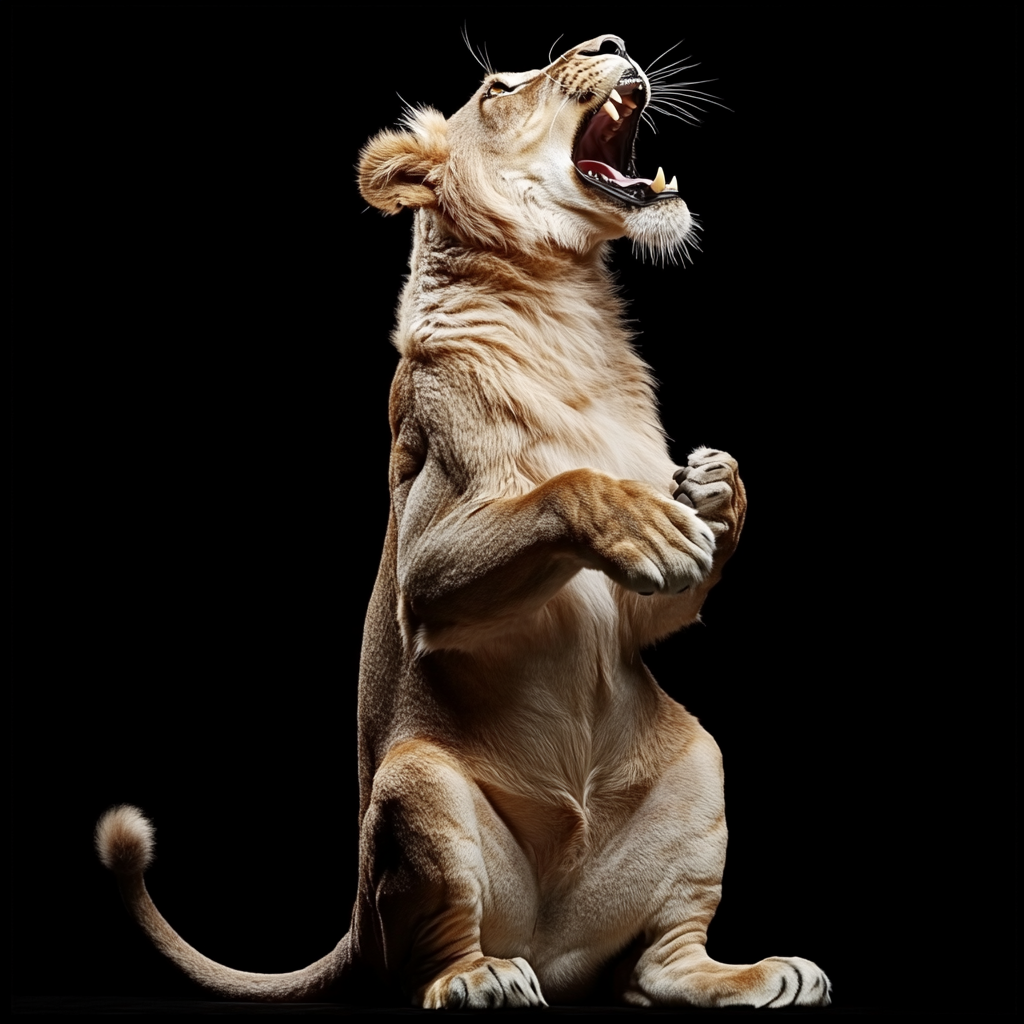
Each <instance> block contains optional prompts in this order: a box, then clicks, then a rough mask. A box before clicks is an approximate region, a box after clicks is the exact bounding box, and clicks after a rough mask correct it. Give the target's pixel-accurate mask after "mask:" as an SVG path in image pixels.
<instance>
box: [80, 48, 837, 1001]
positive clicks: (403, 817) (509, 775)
mask: <svg viewBox="0 0 1024 1024" xmlns="http://www.w3.org/2000/svg"><path fill="white" fill-rule="evenodd" d="M608 39H611V40H613V41H615V37H600V38H598V39H596V40H591V41H589V42H587V43H584V44H582V45H581V46H579V47H576V48H575V49H573V50H570V51H567V53H565V54H563V55H562V56H561V57H559V58H558V60H556V61H555V62H554V63H553V64H551V65H550V66H549V67H548V68H546V69H544V70H543V71H531V72H526V73H522V74H514V75H506V74H503V75H499V76H489V77H488V79H486V80H485V81H484V83H483V85H482V87H481V89H480V90H479V91H478V92H477V94H475V95H474V96H473V98H472V99H471V100H470V102H469V103H468V104H467V105H466V106H465V107H463V108H462V109H461V110H460V111H458V112H457V113H456V114H455V115H453V116H452V117H451V118H450V119H449V120H448V121H445V119H444V118H443V117H442V116H441V115H440V114H438V113H436V112H434V111H429V110H426V111H419V112H414V113H411V114H410V115H409V117H408V120H407V124H406V128H405V130H402V131H387V132H383V133H382V134H380V135H378V136H377V137H376V138H375V139H373V140H372V141H371V142H370V143H369V144H368V145H367V146H366V147H365V149H364V151H363V154H362V159H361V162H360V169H359V180H360V187H361V190H362V193H363V195H364V197H365V198H366V199H367V201H369V202H370V203H372V204H373V205H375V206H377V207H379V208H380V209H382V210H384V211H385V212H388V213H394V212H397V211H398V210H400V209H402V208H413V209H415V211H416V214H415V218H416V223H415V240H414V246H413V252H412V257H411V259H410V275H409V279H408V282H407V284H406V286H405V290H404V291H403V293H402V298H401V302H400V305H399V310H398V323H397V326H396V329H395V333H394V342H395V344H396V345H397V347H398V349H399V351H400V352H401V355H402V360H401V363H400V365H399V368H398V371H397V373H396V375H395V380H394V384H393V387H392V391H391V406H390V411H391V426H392V432H393V448H392V457H391V471H390V474H391V475H390V481H391V493H392V509H391V517H390V522H389V527H388V532H387V540H386V543H385V549H384V554H383V559H382V562H381V567H380V573H379V575H378V578H377V584H376V587H375V590H374V594H373V598H372V601H371V604H370V609H369V613H368V615H367V620H366V630H365V634H364V642H363V659H362V672H361V679H360V692H359V752H360V786H361V797H360V820H361V847H360V888H359V895H358V898H357V902H356V907H355V910H354V913H353V918H352V929H351V931H350V932H349V934H348V935H346V936H345V938H344V939H343V940H342V942H341V943H340V944H339V946H338V948H337V949H336V950H335V951H334V952H333V953H332V954H330V955H329V956H328V957H326V958H325V959H324V960H322V961H320V962H319V963H318V964H315V965H313V966H312V967H310V968H307V969H306V971H299V972H295V973H294V974H292V975H248V974H244V973H243V972H236V971H230V970H229V969H227V968H223V967H220V966H219V965H217V964H213V963H212V961H209V960H207V959H206V958H205V957H201V955H200V954H198V953H196V951H195V950H193V949H192V948H191V947H190V946H188V945H187V944H186V943H184V941H183V940H181V939H180V938H179V937H178V936H177V935H176V934H175V933H174V932H173V931H171V929H170V928H169V926H168V925H167V924H166V922H165V921H164V920H163V918H162V917H160V915H159V913H158V912H157V911H156V908H155V907H154V906H153V905H152V903H151V901H150V900H149V897H148V895H146V893H145V887H144V885H143V884H142V874H141V872H142V869H143V867H144V864H145V862H146V860H147V855H146V849H148V847H147V845H146V844H147V842H148V840H147V838H146V837H147V836H148V833H146V830H145V829H144V828H143V827H142V826H141V825H140V823H139V818H138V817H133V814H134V815H137V812H131V813H128V812H126V811H125V810H124V809H120V810H118V811H117V812H115V818H114V821H113V823H111V822H110V821H108V822H107V824H106V825H102V824H101V827H100V830H99V833H98V836H97V842H98V844H99V845H100V848H101V855H102V856H103V857H104V861H105V863H108V866H112V867H114V869H115V870H116V871H118V874H119V878H120V879H121V881H122V891H123V892H124V893H125V899H126V901H127V902H128V904H129V906H130V907H131V908H132V909H133V911H134V912H135V914H136V917H137V918H138V919H139V920H140V922H141V923H142V924H143V927H145V928H146V929H147V931H148V932H149V933H150V935H151V936H152V937H153V938H154V941H156V942H157V943H158V944H159V945H160V946H161V948H162V949H164V951H165V952H167V953H168V955H170V956H171V957H172V958H174V959H175V960H176V961H177V962H178V963H179V964H180V965H181V966H182V967H183V968H184V969H185V970H186V971H188V972H189V973H190V974H191V975H192V976H193V977H195V978H197V980H199V981H200V982H202V983H203V984H206V985H208V986H209V987H211V988H214V989H215V990H217V991H220V992H223V993H226V994H231V995H244V996H246V997H250V998H279V999H283V998H300V997H304V996H310V995H316V994H318V993H319V992H321V991H323V990H324V987H325V986H326V985H327V984H329V983H330V982H332V981H333V982H342V983H344V984H345V985H351V984H353V983H354V982H355V980H356V979H357V978H362V979H368V980H369V981H370V982H371V985H372V986H378V987H379V988H378V991H381V992H385V993H392V992H394V991H395V986H400V987H401V988H403V989H404V990H405V992H406V993H407V995H408V996H410V997H411V998H412V999H413V1001H414V1002H415V1003H416V1004H417V1005H420V1006H424V1007H458V1006H470V1007H476V1006H480V1007H483V1006H521V1005H538V1004H543V1002H544V999H545V997H547V998H549V999H555V1000H574V999H579V998H581V997H583V996H585V995H586V994H587V993H588V992H589V991H590V990H592V988H593V987H594V985H595V983H596V982H597V980H598V978H599V977H600V976H602V975H603V974H605V973H606V972H610V971H611V969H612V965H613V963H614V962H615V961H616V960H621V961H622V968H621V970H619V971H618V972H617V973H616V977H617V978H618V986H619V993H618V994H619V996H620V997H621V998H622V999H624V1000H625V1001H626V1002H629V1003H632V1004H634V1005H639V1006H650V1005H664V1004H679V1005H687V1004H688V1005H696V1006H720V1005H733V1004H753V1005H757V1006H762V1005H770V1006H785V1005H792V1004H801V1005H805V1004H812V1005H815V1004H824V1003H827V1002H828V998H829V997H828V990H829V984H828V979H827V978H826V977H825V975H824V974H823V973H822V972H821V970H820V969H819V968H817V967H816V966H815V965H814V964H812V963H810V962H809V961H806V960H801V959H799V958H778V957H773V958H770V959H768V960H762V961H760V962H759V963H758V964H755V965H741V966H730V965H725V964H718V963H715V962H714V961H712V960H710V959H709V958H708V956H707V954H706V953H705V950H704V944H705V939H706V930H707V927H708V924H709V922H710V920H711V918H712V916H713V914H714V912H715V908H716V906H717V904H718V899H719V895H720V891H721V878H722V870H723V866H724V861H725V845H726V828H725V815H724V800H723V793H722V770H721V758H720V755H719V751H718V748H717V746H716V745H715V743H714V741H713V740H712V739H711V737H710V736H709V735H708V734H707V733H706V732H705V731H704V730H703V729H702V728H701V727H700V725H699V724H698V722H697V721H696V720H695V719H694V718H693V717H691V716H690V715H689V714H688V713H687V712H686V710H685V709H684V708H682V707H681V706H679V705H678V704H676V703H674V702H673V701H672V700H670V699H669V698H668V697H667V696H666V695H665V694H664V693H663V692H662V691H661V690H660V689H659V688H658V686H657V684H656V683H655V682H654V680H653V679H652V678H651V676H650V673H649V672H648V671H647V669H646V668H645V666H644V664H643V662H642V661H641V658H640V649H641V648H642V647H643V646H644V645H646V644H649V643H651V642H652V641H654V640H656V639H658V638H660V637H663V636H665V635H667V634H669V633H671V632H673V631H675V630H677V629H679V628H680V627H682V626H685V625H686V624H688V623H691V622H693V621H694V620H695V619H697V617H698V613H699V611H700V607H701V604H702V603H703V601H704V598H705V596H706V595H707V593H708V591H709V590H710V588H711V587H712V586H713V585H714V583H715V582H717V580H718V579H719V577H720V575H721V570H722V566H723V564H724V562H725V561H726V559H727V558H728V557H729V555H730V554H731V553H732V551H733V549H734V548H735V545H736V541H737V539H738V537H739V534H740V530H741V528H742V524H743V517H744V512H745V507H746V500H745V496H744V491H743V485H742V483H741V482H740V479H739V476H738V474H737V472H736V463H735V461H734V460H733V459H732V458H731V457H730V456H729V455H727V454H725V453H723V452H719V451H715V450H712V449H703V448H702V449H698V450H697V451H696V452H694V453H693V454H692V455H691V456H690V458H689V461H688V465H687V466H686V467H682V468H680V467H678V466H677V465H676V464H674V463H673V461H672V459H671V458H670V457H669V454H668V451H667V447H666V443H665V438H664V435H663V432H662V429H661V426H660V423H659V421H658V417H657V414H656V410H655V403H654V397H653V389H652V382H651V378H650V375H649V372H648V369H647V367H646V366H645V365H644V364H643V363H642V362H641V361H640V359H639V358H638V357H637V356H636V354H635V353H634V351H633V349H632V348H631V346H630V341H629V336H628V332H627V331H626V329H625V327H624V325H623V315H622V306H621V303H620V301H619V299H618V296H617V295H616V291H615V287H614V285H613V283H612V281H611V279H610V277H609V273H608V271H607V269H606V266H605V259H606V252H605V243H606V241H607V240H608V239H611V238H614V237H619V236H623V235H626V236H629V237H631V238H633V239H634V241H636V242H637V244H638V245H640V246H642V247H647V248H651V249H661V250H665V249H673V248H678V246H679V245H681V244H682V243H683V242H684V241H685V238H686V236H687V234H688V232H689V231H690V229H691V226H692V225H691V218H690V215H689V212H688V210H687V209H686V205H685V203H683V202H682V200H681V199H677V198H675V199H673V198H669V199H667V201H665V202H661V201H657V202H654V203H650V204H648V205H647V206H644V207H643V208H638V207H631V206H627V205H624V204H622V203H621V202H619V201H618V200H616V199H614V198H611V197H608V196H606V195H605V194H603V193H600V192H598V191H595V190H594V189H592V188H591V187H589V186H588V185H585V184H583V183H582V182H581V181H580V180H579V178H578V176H577V174H576V171H575V169H574V167H573V163H572V155H571V154H572V147H573V142H574V139H575V137H576V132H577V129H578V127H579V126H580V124H581V122H582V121H583V119H584V118H586V117H587V116H588V115H589V114H591V113H592V112H593V111H595V110H596V109H597V108H599V107H600V106H601V105H602V104H603V103H604V102H605V100H606V99H607V98H608V96H609V94H610V91H611V89H612V88H613V87H614V86H615V85H616V83H618V82H619V81H620V78H621V76H622V75H623V73H624V71H625V70H627V69H628V68H629V62H628V61H627V60H626V59H625V58H624V57H622V56H618V55H615V54H610V53H605V54H599V53H598V52H597V51H599V50H600V47H601V44H602V42H603V41H605V40H608ZM616 42H620V41H616ZM498 81H500V82H501V85H502V87H501V89H498V88H497V87H496V85H495V83H496V82H498ZM647 88H648V89H649V83H647ZM724 399H725V396H723V400H724ZM142 820H143V821H144V819H142ZM125 836H127V837H128V840H127V841H126V839H125ZM132 836H135V837H136V846H135V847H133V845H132V840H131V837H132ZM343 991H346V990H344V989H343ZM347 991H348V992H349V993H350V994H351V991H352V989H351V988H349V989H347ZM542 993H543V994H542Z"/></svg>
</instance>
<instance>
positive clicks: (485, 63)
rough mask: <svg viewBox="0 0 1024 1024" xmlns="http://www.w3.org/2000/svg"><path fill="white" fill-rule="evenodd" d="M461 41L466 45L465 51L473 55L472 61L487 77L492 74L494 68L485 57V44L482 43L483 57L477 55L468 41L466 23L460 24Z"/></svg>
mask: <svg viewBox="0 0 1024 1024" xmlns="http://www.w3.org/2000/svg"><path fill="white" fill-rule="evenodd" d="M462 41H463V42H464V43H465V44H466V49H467V50H469V52H470V53H471V54H472V55H473V60H475V61H476V62H477V64H479V65H480V67H482V68H483V69H484V71H485V72H487V74H489V75H493V74H494V68H492V67H491V60H490V58H489V57H488V56H487V44H486V43H484V49H483V55H482V56H481V54H479V53H477V51H476V50H475V49H474V48H473V44H472V43H471V42H470V41H469V28H468V27H467V25H466V23H465V22H463V23H462Z"/></svg>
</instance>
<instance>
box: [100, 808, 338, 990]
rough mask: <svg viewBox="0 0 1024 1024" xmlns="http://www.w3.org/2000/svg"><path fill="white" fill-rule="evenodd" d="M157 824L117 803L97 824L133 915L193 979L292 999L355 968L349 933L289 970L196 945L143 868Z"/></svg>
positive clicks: (103, 853) (105, 858) (103, 852)
mask: <svg viewBox="0 0 1024 1024" xmlns="http://www.w3.org/2000/svg"><path fill="white" fill-rule="evenodd" d="M153 846H154V843H153V826H152V824H150V822H149V820H148V819H147V818H146V817H145V816H144V815H143V814H142V812H141V811H140V810H138V809H137V808H135V807H128V806H124V807H114V808H112V809H111V810H109V811H107V813H106V814H104V815H103V817H102V818H100V820H99V822H98V823H97V825H96V851H97V852H98V853H99V856H100V860H101V861H102V862H103V864H104V865H105V866H106V867H108V868H110V870H111V871H113V872H114V874H115V875H116V876H117V884H118V886H119V888H120V890H121V897H122V899H123V900H124V903H125V906H126V907H127V908H128V910H129V912H130V913H131V915H132V917H134V918H135V920H136V921H138V923H139V925H140V926H141V927H142V930H143V931H144V932H145V933H146V934H147V935H148V936H149V937H150V939H152V940H153V942H154V944H155V945H156V946H157V948H158V949H159V950H160V951H161V952H162V953H164V955H165V956H168V957H169V958H170V959H171V960H173V961H174V962H175V963H176V964H177V965H178V966H179V967H180V968H181V969H182V970H183V971H184V972H185V973H186V974H187V975H188V976H189V977H190V978H192V980H193V981H196V982H198V983H199V984H200V985H202V986H203V987H204V988H208V989H212V990H213V991H214V992H218V993H220V994H221V995H223V996H228V997H229V998H232V999H262V1000H270V1001H281V1002H284V1001H289V1000H302V999H315V998H316V997H317V996H320V995H322V994H323V993H324V992H325V991H326V990H327V989H328V988H332V989H334V988H335V986H336V985H338V984H339V983H340V982H342V981H343V980H344V979H345V977H346V976H350V975H351V972H352V957H351V952H350V945H349V936H348V935H346V936H345V937H344V938H343V939H342V940H341V942H339V943H338V945H337V946H335V948H334V949H333V950H332V951H331V952H330V953H328V954H327V956H325V957H324V958H323V959H322V960H317V961H316V963H313V964H310V965H309V967H305V968H303V969H302V970H301V971H292V972H291V973H289V974H253V973H250V972H249V971H236V970H233V969H232V968H230V967H224V966H223V965H222V964H218V963H216V961H214V960H211V959H209V957H205V956H203V954H202V953H200V952H199V951H198V950H197V949H193V948H192V947H191V946H190V945H189V944H188V943H187V942H186V941H185V940H184V939H183V938H182V937H181V936H180V935H179V934H178V933H177V932H176V931H175V930H174V929H173V928H172V927H171V926H170V925H169V924H168V923H167V922H166V921H165V920H164V918H163V915H162V914H161V913H160V911H159V910H157V909H156V905H155V904H154V903H153V900H152V899H151V898H150V895H149V893H148V892H147V891H146V883H145V882H144V881H143V879H142V875H143V872H144V871H145V870H146V868H147V867H149V865H150V863H151V862H152V860H153Z"/></svg>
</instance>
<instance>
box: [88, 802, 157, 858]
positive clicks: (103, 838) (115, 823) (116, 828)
mask: <svg viewBox="0 0 1024 1024" xmlns="http://www.w3.org/2000/svg"><path fill="white" fill-rule="evenodd" d="M153 831H154V829H153V826H152V824H151V823H150V821H149V819H148V818H147V817H146V816H145V815H144V814H143V813H142V811H140V810H139V809H138V808H137V807H131V806H129V805H128V804H123V805H122V806H120V807H111V809H110V810H109V811H107V813H106V814H104V815H103V817H102V818H100V820H99V821H98V822H97V823H96V852H97V853H98V854H99V855H100V860H101V861H102V862H103V866H104V867H108V868H110V870H111V871H113V872H114V873H115V874H118V875H141V874H142V872H143V871H145V870H146V868H148V867H149V865H150V863H152V860H153V846H154V842H153Z"/></svg>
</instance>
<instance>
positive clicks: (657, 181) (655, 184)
mask: <svg viewBox="0 0 1024 1024" xmlns="http://www.w3.org/2000/svg"><path fill="white" fill-rule="evenodd" d="M651 188H652V189H653V190H654V191H655V192H663V191H664V190H665V172H664V171H663V170H662V169H661V168H660V167H659V168H658V173H657V174H656V175H655V176H654V181H652V182H651Z"/></svg>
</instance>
